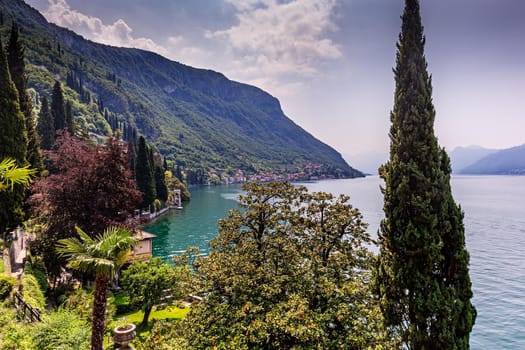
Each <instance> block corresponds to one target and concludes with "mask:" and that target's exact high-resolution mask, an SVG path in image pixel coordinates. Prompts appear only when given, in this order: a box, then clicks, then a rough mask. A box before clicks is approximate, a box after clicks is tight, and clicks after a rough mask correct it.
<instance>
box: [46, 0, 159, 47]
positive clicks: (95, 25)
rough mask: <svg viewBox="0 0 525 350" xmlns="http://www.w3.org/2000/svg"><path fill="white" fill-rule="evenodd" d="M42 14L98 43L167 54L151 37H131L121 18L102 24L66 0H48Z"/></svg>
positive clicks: (131, 32) (130, 32) (49, 19)
mask: <svg viewBox="0 0 525 350" xmlns="http://www.w3.org/2000/svg"><path fill="white" fill-rule="evenodd" d="M43 14H44V16H45V17H46V19H47V20H48V21H50V22H53V23H55V24H57V25H59V26H63V27H67V28H70V29H71V30H73V31H75V32H77V33H78V34H81V35H83V36H85V37H86V38H88V39H90V40H93V41H96V42H99V43H103V44H107V45H113V46H123V47H134V48H140V49H144V50H149V51H154V52H157V53H159V54H161V55H165V56H167V55H169V52H168V51H167V50H166V49H165V48H164V47H163V46H161V45H159V44H157V43H156V42H155V41H153V40H152V39H150V38H135V37H133V29H132V28H131V27H130V26H129V25H128V24H127V23H126V22H125V21H124V20H123V19H118V20H116V21H115V22H114V23H113V24H104V23H103V22H102V20H101V19H100V18H97V17H92V16H88V15H85V14H83V13H80V12H78V11H76V10H74V9H71V7H70V6H69V4H68V3H67V1H66V0H49V7H48V8H47V9H46V10H45V11H44V12H43Z"/></svg>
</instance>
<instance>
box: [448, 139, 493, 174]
mask: <svg viewBox="0 0 525 350" xmlns="http://www.w3.org/2000/svg"><path fill="white" fill-rule="evenodd" d="M497 151H498V150H496V149H488V148H483V147H481V146H468V147H456V148H454V149H453V150H452V152H450V154H449V155H450V161H451V163H452V172H453V173H460V172H461V171H462V170H463V169H464V168H466V167H467V166H469V165H472V164H474V163H476V162H477V161H478V160H480V159H482V158H483V157H486V156H488V155H490V154H493V153H496V152H497Z"/></svg>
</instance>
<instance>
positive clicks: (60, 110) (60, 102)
mask: <svg viewBox="0 0 525 350" xmlns="http://www.w3.org/2000/svg"><path fill="white" fill-rule="evenodd" d="M51 114H52V115H53V121H54V123H55V131H58V130H63V129H64V128H66V126H67V125H66V122H67V121H66V106H65V104H64V94H63V93H62V85H61V84H60V82H59V81H58V80H57V81H55V85H53V93H52V94H51Z"/></svg>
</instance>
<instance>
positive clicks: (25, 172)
mask: <svg viewBox="0 0 525 350" xmlns="http://www.w3.org/2000/svg"><path fill="white" fill-rule="evenodd" d="M34 174H35V170H34V169H29V166H25V167H23V168H21V167H18V166H17V165H16V161H15V160H14V159H12V158H5V159H2V161H1V162H0V192H1V191H3V190H5V189H7V188H9V187H10V188H13V186H14V185H15V184H20V185H24V186H27V185H29V183H30V182H31V176H33V175H34Z"/></svg>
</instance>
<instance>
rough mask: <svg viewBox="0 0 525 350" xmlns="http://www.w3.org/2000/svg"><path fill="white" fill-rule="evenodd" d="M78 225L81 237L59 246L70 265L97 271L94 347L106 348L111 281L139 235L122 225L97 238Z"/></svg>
mask: <svg viewBox="0 0 525 350" xmlns="http://www.w3.org/2000/svg"><path fill="white" fill-rule="evenodd" d="M76 229H77V233H78V235H79V238H67V239H62V240H60V241H59V242H58V244H57V248H56V249H57V251H58V253H59V254H60V255H61V256H64V257H66V258H67V259H68V260H69V262H68V267H70V268H73V269H75V270H78V271H81V272H89V273H94V274H95V276H96V277H95V293H94V296H93V317H92V321H91V349H92V350H102V347H103V342H104V332H105V329H106V327H105V314H106V302H107V298H108V286H109V282H110V279H111V278H112V277H113V276H114V275H115V273H116V271H117V270H118V268H119V267H120V266H122V265H123V264H124V263H125V262H126V261H127V260H128V258H129V254H130V251H131V247H132V246H133V245H134V244H136V243H137V239H136V238H134V237H132V236H131V233H130V232H129V231H128V230H127V229H124V228H122V227H110V228H108V229H106V230H105V231H104V232H103V233H102V234H99V235H98V236H97V237H96V239H93V238H91V237H90V236H89V235H88V234H87V233H86V232H84V231H82V230H81V229H80V228H78V227H77V228H76Z"/></svg>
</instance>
